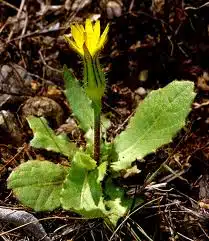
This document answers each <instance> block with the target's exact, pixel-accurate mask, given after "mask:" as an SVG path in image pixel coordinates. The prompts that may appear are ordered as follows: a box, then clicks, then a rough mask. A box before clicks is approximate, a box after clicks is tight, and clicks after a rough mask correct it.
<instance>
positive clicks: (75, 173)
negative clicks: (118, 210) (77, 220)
mask: <svg viewBox="0 0 209 241" xmlns="http://www.w3.org/2000/svg"><path fill="white" fill-rule="evenodd" d="M87 163H88V165H87ZM100 169H101V173H100V174H99V171H98V169H97V167H96V162H95V161H94V160H93V159H92V158H91V157H90V156H89V155H86V154H84V153H80V152H77V153H76V154H75V156H74V158H73V161H72V166H71V168H70V169H69V173H68V176H67V177H66V180H65V183H64V186H63V190H62V192H61V203H62V207H63V208H64V209H65V210H71V211H75V212H76V213H78V214H81V215H83V216H84V217H86V218H98V217H104V216H105V214H104V212H105V207H104V204H103V197H102V187H101V183H100V181H101V176H102V173H104V166H103V167H101V168H100ZM103 176H104V175H103Z"/></svg>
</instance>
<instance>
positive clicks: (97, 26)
mask: <svg viewBox="0 0 209 241" xmlns="http://www.w3.org/2000/svg"><path fill="white" fill-rule="evenodd" d="M99 37H100V21H99V20H97V21H96V23H95V25H94V42H95V44H96V45H97V44H98V42H99Z"/></svg>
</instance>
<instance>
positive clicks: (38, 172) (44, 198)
mask: <svg viewBox="0 0 209 241" xmlns="http://www.w3.org/2000/svg"><path fill="white" fill-rule="evenodd" d="M66 175H67V170H66V168H64V167H63V166H61V165H59V164H54V163H52V162H49V161H38V160H33V161H28V162H25V163H23V164H21V165H20V166H18V167H17V168H16V169H15V170H14V171H13V172H12V173H11V174H10V176H9V178H8V184H7V186H8V188H11V189H12V190H13V192H14V194H15V196H16V197H17V198H18V199H19V200H20V201H21V202H22V203H23V204H24V205H26V206H28V207H31V208H33V209H34V210H35V211H52V210H54V209H55V208H58V207H59V206H60V192H61V189H62V185H63V182H64V180H65V177H66Z"/></svg>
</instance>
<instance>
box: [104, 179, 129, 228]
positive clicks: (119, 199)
mask: <svg viewBox="0 0 209 241" xmlns="http://www.w3.org/2000/svg"><path fill="white" fill-rule="evenodd" d="M104 193H105V196H106V198H105V199H106V200H107V201H105V205H106V206H107V207H108V211H107V212H106V216H107V217H108V219H109V221H110V222H111V223H112V224H113V225H114V226H116V224H117V222H118V220H119V219H120V218H121V217H123V216H124V215H125V214H126V213H127V211H128V210H129V209H130V207H131V204H132V202H133V201H132V200H131V199H127V198H126V197H125V191H124V189H122V188H120V187H119V186H117V185H116V184H114V181H113V179H112V178H110V177H109V178H108V179H107V180H106V182H105V186H104Z"/></svg>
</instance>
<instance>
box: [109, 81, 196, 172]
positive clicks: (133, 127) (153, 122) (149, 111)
mask: <svg viewBox="0 0 209 241" xmlns="http://www.w3.org/2000/svg"><path fill="white" fill-rule="evenodd" d="M193 89H194V84H193V83H192V82H190V81H173V82H172V83H170V84H169V85H167V86H166V87H164V88H163V89H159V90H155V91H152V92H151V93H150V94H149V95H148V96H147V97H146V98H145V100H144V102H143V103H142V104H140V105H139V107H138V108H137V110H136V113H135V115H134V117H132V118H131V120H130V123H129V125H128V127H127V129H126V130H125V131H123V132H122V133H121V134H120V135H119V136H118V137H117V138H116V139H115V147H116V151H117V153H118V155H119V161H117V162H113V163H112V168H113V170H114V171H120V170H122V169H126V168H129V167H130V166H131V164H132V162H133V161H135V160H136V159H142V158H143V157H144V156H146V155H147V154H149V153H151V152H154V151H155V150H156V149H157V148H159V147H160V146H162V145H164V144H166V143H169V142H171V141H172V137H174V135H175V134H176V133H177V131H179V130H180V129H181V128H182V127H183V126H184V125H185V119H186V117H187V115H188V114H189V112H190V110H191V104H192V102H193V100H194V97H195V93H194V91H193Z"/></svg>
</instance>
